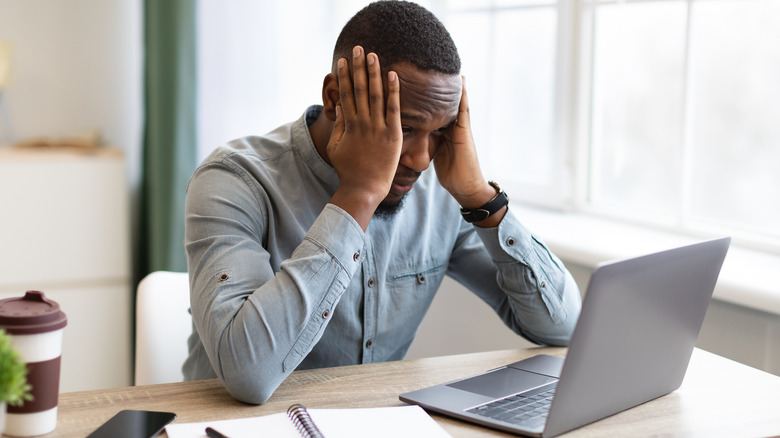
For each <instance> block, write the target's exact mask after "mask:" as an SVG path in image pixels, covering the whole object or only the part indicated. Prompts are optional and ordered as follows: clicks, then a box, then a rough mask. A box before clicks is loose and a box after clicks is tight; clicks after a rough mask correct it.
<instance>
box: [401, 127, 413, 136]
mask: <svg viewBox="0 0 780 438" xmlns="http://www.w3.org/2000/svg"><path fill="white" fill-rule="evenodd" d="M401 132H402V133H404V134H409V133H411V132H412V128H410V127H408V126H402V127H401Z"/></svg>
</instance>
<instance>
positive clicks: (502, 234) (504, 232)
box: [474, 210, 533, 264]
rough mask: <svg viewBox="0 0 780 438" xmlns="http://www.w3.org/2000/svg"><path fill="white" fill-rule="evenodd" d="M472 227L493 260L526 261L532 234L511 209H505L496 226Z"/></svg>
mask: <svg viewBox="0 0 780 438" xmlns="http://www.w3.org/2000/svg"><path fill="white" fill-rule="evenodd" d="M474 228H476V230H477V235H478V236H479V237H480V239H482V243H483V244H484V245H485V248H486V249H487V251H488V253H489V254H490V257H491V258H492V259H493V260H494V261H495V262H498V263H501V262H506V263H511V262H513V261H520V262H523V263H524V264H527V263H528V260H529V254H530V252H531V251H532V249H531V247H532V245H533V235H532V234H531V232H530V231H528V229H526V228H525V227H524V226H523V225H522V224H521V223H520V221H518V220H517V218H515V216H514V215H513V214H512V212H511V211H509V210H507V212H506V215H504V218H503V219H502V220H501V223H500V224H498V226H497V227H493V228H480V227H474Z"/></svg>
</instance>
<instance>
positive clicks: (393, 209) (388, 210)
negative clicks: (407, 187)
mask: <svg viewBox="0 0 780 438" xmlns="http://www.w3.org/2000/svg"><path fill="white" fill-rule="evenodd" d="M406 195H408V193H407V194H406ZM406 195H403V196H402V197H401V199H400V200H399V201H398V202H395V203H385V202H382V203H380V204H379V206H378V207H377V208H376V210H375V211H374V217H375V218H377V219H383V220H390V219H392V218H393V217H395V215H396V214H398V212H399V211H401V208H403V206H404V201H405V200H406Z"/></svg>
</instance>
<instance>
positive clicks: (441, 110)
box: [376, 63, 462, 217]
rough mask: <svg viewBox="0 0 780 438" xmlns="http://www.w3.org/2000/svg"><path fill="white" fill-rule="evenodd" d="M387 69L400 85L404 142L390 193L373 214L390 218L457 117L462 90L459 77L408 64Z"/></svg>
mask: <svg viewBox="0 0 780 438" xmlns="http://www.w3.org/2000/svg"><path fill="white" fill-rule="evenodd" d="M389 70H394V71H395V72H396V73H398V79H399V81H400V84H401V94H400V99H401V126H402V129H403V136H404V140H403V147H402V149H401V159H400V161H399V163H398V169H397V170H396V172H395V178H394V179H393V184H392V186H391V187H390V193H388V195H387V197H386V198H385V199H384V200H383V201H382V203H381V204H380V205H379V208H377V211H376V215H377V216H379V217H389V216H392V215H393V214H395V213H396V212H397V211H398V210H399V209H400V207H401V202H402V200H403V198H404V197H405V196H406V194H407V193H409V191H410V190H412V186H413V185H414V183H415V181H417V178H419V176H420V173H421V172H422V171H423V170H425V169H427V168H428V165H430V163H431V160H433V157H435V156H436V151H437V150H438V148H439V145H440V144H441V142H442V141H443V140H444V135H445V133H446V131H447V129H448V128H449V127H450V125H451V124H452V123H453V122H454V121H455V119H456V118H457V116H458V107H459V104H460V95H461V90H462V82H461V77H460V76H459V75H448V74H444V73H439V72H433V71H422V70H420V69H418V68H417V67H414V66H413V65H411V64H408V63H402V64H396V65H393V66H391V67H390V68H389ZM386 85H387V84H385V87H386ZM386 91H387V89H386V88H385V92H386Z"/></svg>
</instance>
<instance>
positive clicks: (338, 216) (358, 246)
mask: <svg viewBox="0 0 780 438" xmlns="http://www.w3.org/2000/svg"><path fill="white" fill-rule="evenodd" d="M306 239H307V240H310V241H312V242H314V243H315V244H317V245H319V246H320V247H321V248H323V249H324V250H325V251H327V252H328V253H329V254H331V256H333V258H334V259H335V260H336V261H337V262H338V263H339V264H340V265H341V266H342V267H343V268H344V270H345V271H346V272H347V273H348V274H349V275H350V277H351V276H352V275H353V274H354V273H355V271H356V270H357V268H358V267H359V266H360V262H361V260H360V259H361V258H362V257H363V248H365V244H366V234H365V233H364V232H363V229H362V228H360V225H358V223H357V221H355V219H354V218H353V217H352V216H350V214H349V213H347V212H346V211H344V210H342V209H341V208H339V207H337V206H335V205H333V204H326V205H325V208H324V209H323V210H322V213H320V215H319V217H317V220H316V221H314V224H312V226H311V228H310V229H309V232H308V233H307V234H306Z"/></svg>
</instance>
